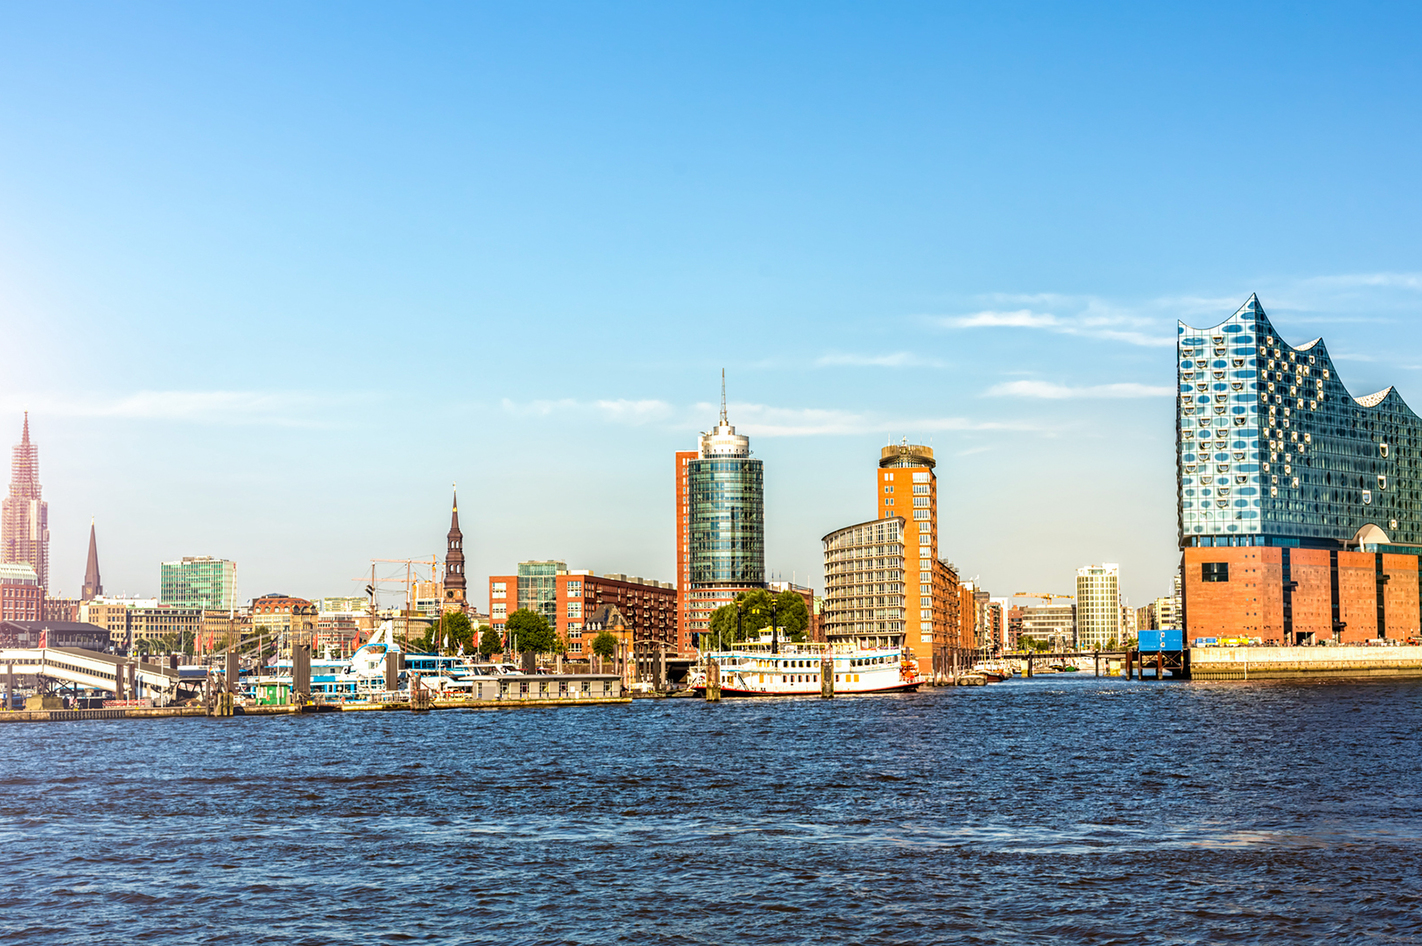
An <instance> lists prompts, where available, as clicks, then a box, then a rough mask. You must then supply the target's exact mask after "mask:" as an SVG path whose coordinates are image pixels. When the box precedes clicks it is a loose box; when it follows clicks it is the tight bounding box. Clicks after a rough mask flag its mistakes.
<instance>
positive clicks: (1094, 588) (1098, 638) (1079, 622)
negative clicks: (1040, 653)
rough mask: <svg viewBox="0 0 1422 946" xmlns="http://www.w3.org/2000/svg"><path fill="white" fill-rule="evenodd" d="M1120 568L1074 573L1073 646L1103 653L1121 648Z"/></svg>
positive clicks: (1095, 567)
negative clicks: (1074, 613) (1074, 640)
mask: <svg viewBox="0 0 1422 946" xmlns="http://www.w3.org/2000/svg"><path fill="white" fill-rule="evenodd" d="M1123 639H1124V638H1123V631H1122V627H1121V566H1119V565H1114V564H1102V565H1087V566H1085V567H1084V568H1078V569H1077V570H1076V646H1077V648H1078V649H1080V650H1105V649H1107V648H1110V647H1117V646H1120V645H1121V643H1122V641H1123Z"/></svg>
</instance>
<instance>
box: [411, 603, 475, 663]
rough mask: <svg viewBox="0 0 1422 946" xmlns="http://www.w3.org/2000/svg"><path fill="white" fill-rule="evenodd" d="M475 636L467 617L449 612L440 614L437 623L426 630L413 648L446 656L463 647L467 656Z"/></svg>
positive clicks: (462, 613) (471, 649) (457, 612)
mask: <svg viewBox="0 0 1422 946" xmlns="http://www.w3.org/2000/svg"><path fill="white" fill-rule="evenodd" d="M476 635H477V631H476V628H475V627H474V625H473V623H472V622H471V621H470V620H469V615H467V614H465V613H464V612H463V611H451V612H450V613H449V614H441V615H440V617H439V620H438V621H435V622H434V623H433V624H431V625H430V626H429V627H428V628H426V629H425V633H424V636H423V637H420V638H419V639H418V640H416V641H415V646H416V647H418V648H419V649H420V650H424V651H430V652H434V653H447V654H453V653H457V652H458V651H459V648H460V647H463V648H464V652H465V653H466V654H467V653H470V652H472V651H473V650H474V644H475V640H476Z"/></svg>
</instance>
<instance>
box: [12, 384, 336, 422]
mask: <svg viewBox="0 0 1422 946" xmlns="http://www.w3.org/2000/svg"><path fill="white" fill-rule="evenodd" d="M341 400H342V399H339V398H334V397H327V396H316V395H312V394H307V393H302V392H290V391H287V392H280V391H137V392H134V393H131V394H103V393H96V392H89V393H85V392H79V393H74V394H66V395H48V394H40V395H33V396H18V395H6V396H4V397H3V398H0V410H3V411H5V412H6V413H15V412H18V411H22V410H28V411H30V412H31V413H33V414H42V415H49V416H52V417H98V418H115V419H125V420H167V421H185V422H192V423H226V424H277V425H281V426H294V427H313V426H321V423H320V421H319V419H318V417H317V414H318V413H319V411H320V410H321V409H323V408H328V407H331V406H333V405H335V404H337V403H339V402H340V401H341Z"/></svg>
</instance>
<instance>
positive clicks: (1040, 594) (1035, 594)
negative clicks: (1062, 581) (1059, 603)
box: [1012, 591, 1076, 601]
mask: <svg viewBox="0 0 1422 946" xmlns="http://www.w3.org/2000/svg"><path fill="white" fill-rule="evenodd" d="M1012 597H1014V598H1045V599H1046V600H1048V601H1051V600H1052V599H1053V598H1067V599H1070V598H1075V597H1076V595H1058V594H1053V593H1052V592H1050V591H1018V592H1014V593H1013V595H1012Z"/></svg>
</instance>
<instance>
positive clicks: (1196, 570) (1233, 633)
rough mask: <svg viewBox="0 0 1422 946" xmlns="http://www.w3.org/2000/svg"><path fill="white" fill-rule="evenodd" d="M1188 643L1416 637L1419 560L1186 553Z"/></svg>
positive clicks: (1420, 612) (1259, 550)
mask: <svg viewBox="0 0 1422 946" xmlns="http://www.w3.org/2000/svg"><path fill="white" fill-rule="evenodd" d="M1184 570H1185V575H1184V588H1185V630H1186V638H1187V639H1188V640H1190V641H1194V640H1196V639H1197V638H1201V637H1214V638H1220V637H1249V638H1257V639H1259V640H1260V641H1261V642H1263V643H1266V644H1269V643H1272V644H1279V645H1293V644H1311V643H1321V642H1323V641H1336V642H1338V643H1342V644H1358V643H1363V642H1365V641H1368V640H1373V639H1376V638H1380V637H1381V638H1390V639H1393V640H1405V639H1407V638H1410V637H1417V636H1418V633H1419V626H1422V622H1419V617H1422V583H1419V573H1418V557H1417V556H1416V555H1398V554H1391V553H1387V552H1352V551H1346V550H1332V549H1293V548H1269V547H1267V546H1266V547H1249V548H1189V549H1186V550H1185V555H1184Z"/></svg>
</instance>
